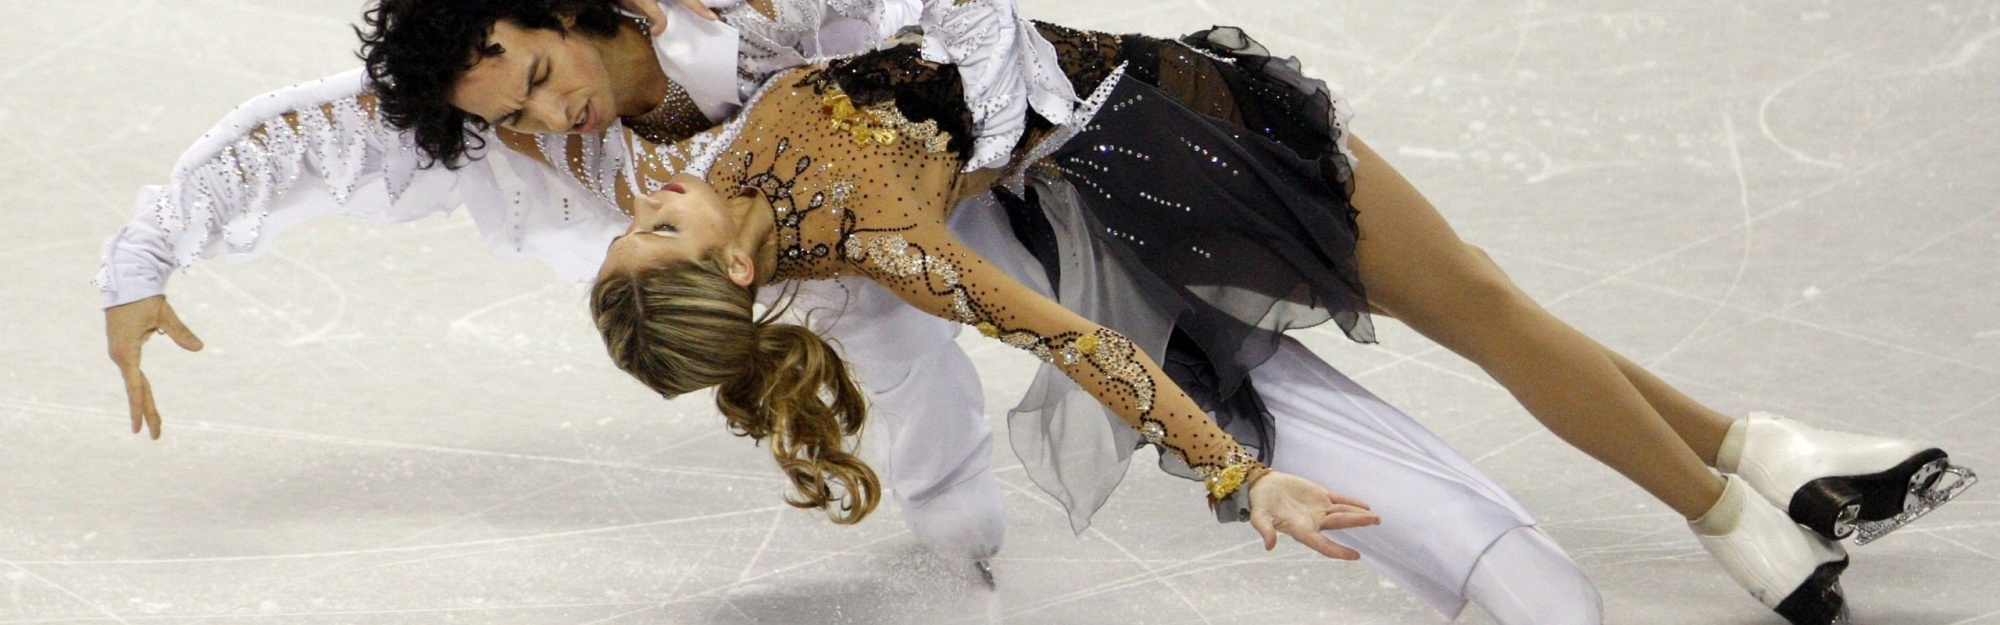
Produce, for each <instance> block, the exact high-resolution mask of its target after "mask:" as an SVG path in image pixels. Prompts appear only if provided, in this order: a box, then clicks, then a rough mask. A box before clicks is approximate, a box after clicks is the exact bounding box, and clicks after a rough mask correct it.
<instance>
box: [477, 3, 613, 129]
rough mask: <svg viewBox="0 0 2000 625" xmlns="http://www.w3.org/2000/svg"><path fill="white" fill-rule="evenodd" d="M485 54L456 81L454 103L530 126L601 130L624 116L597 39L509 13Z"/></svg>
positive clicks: (498, 122) (506, 124) (504, 124)
mask: <svg viewBox="0 0 2000 625" xmlns="http://www.w3.org/2000/svg"><path fill="white" fill-rule="evenodd" d="M486 42H487V43H488V44H490V45H495V46H499V47H500V49H501V50H502V52H501V53H500V54H497V55H494V56H485V57H481V58H480V59H479V62H478V63H477V64H475V65H473V66H472V69H470V70H466V72H465V75H464V76H461V77H459V79H458V82H457V83H455V84H453V85H452V88H451V93H450V96H449V99H450V100H451V104H452V106H455V107H458V109H459V110H461V111H465V112H466V113H468V114H471V115H474V116H476V117H478V118H480V119H483V120H486V122H487V123H489V124H492V125H494V126H498V127H501V128H506V129H508V130H513V131H516V132H524V133H531V134H535V133H565V132H596V131H600V130H603V129H605V128H606V127H608V126H610V125H611V122H612V120H614V119H616V118H617V105H616V103H617V99H616V98H615V97H614V96H613V94H612V89H611V79H610V75H609V73H608V72H607V71H606V69H605V65H604V55H603V54H602V52H601V51H600V50H599V49H598V47H597V46H596V45H595V44H594V43H593V42H592V40H591V39H590V38H587V37H583V36H579V35H577V34H575V30H574V29H571V34H568V35H565V34H563V33H560V32H557V31H554V30H542V29H526V28H521V27H520V26H517V25H515V24H514V23H513V22H509V21H505V20H502V21H500V22H496V23H494V25H493V31H492V32H491V33H490V34H488V35H487V38H486Z"/></svg>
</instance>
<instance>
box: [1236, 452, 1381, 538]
mask: <svg viewBox="0 0 2000 625" xmlns="http://www.w3.org/2000/svg"><path fill="white" fill-rule="evenodd" d="M1381 522H1382V518H1381V517H1378V516H1375V513H1374V512H1370V511H1369V510H1368V504H1365V503H1361V500H1359V499H1355V498H1353V497H1348V496H1346V495H1341V494H1336V493H1334V492H1333V491H1330V490H1327V489H1325V488H1321V487H1320V485H1318V484H1314V483H1312V482H1311V481H1308V480H1306V479H1305V478H1302V477H1299V476H1296V475H1292V474H1289V473H1279V472H1277V471H1272V472H1270V473H1266V474H1264V477H1262V478H1259V479H1258V480H1257V481H1256V482H1253V483H1251V484H1250V526H1251V527H1254V528H1257V533H1258V534H1259V535H1262V536H1263V537H1264V550H1265V551H1270V550H1271V549H1273V548H1275V547H1277V546H1278V533H1279V532H1284V533H1286V534H1288V535H1290V536H1291V537H1292V538H1293V539H1295V540H1297V541H1299V542H1300V543H1302V544H1304V545H1305V546H1307V547H1311V548H1312V550H1313V551H1317V552H1319V553H1320V555H1324V556H1326V557H1329V558H1337V559H1341V560H1359V559H1361V553H1360V552H1357V551H1355V550H1353V549H1349V548H1347V547H1346V546H1344V545H1341V544H1340V543H1336V542H1333V540H1331V539H1328V538H1327V537H1326V535H1325V534H1321V533H1320V531H1321V530H1337V529H1347V528H1350V527H1365V526H1369V525H1375V524H1379V523H1381Z"/></svg>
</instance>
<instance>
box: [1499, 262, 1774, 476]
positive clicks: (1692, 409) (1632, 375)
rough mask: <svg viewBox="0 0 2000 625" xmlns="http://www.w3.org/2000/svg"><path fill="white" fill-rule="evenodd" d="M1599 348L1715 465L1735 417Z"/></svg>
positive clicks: (1690, 444) (1697, 451)
mask: <svg viewBox="0 0 2000 625" xmlns="http://www.w3.org/2000/svg"><path fill="white" fill-rule="evenodd" d="M1472 249H1473V251H1474V252H1477V253H1478V255H1479V259H1480V260H1482V261H1484V262H1485V264H1486V267H1487V270H1488V271H1491V272H1493V273H1494V274H1496V275H1502V276H1504V275H1506V272H1504V271H1501V270H1500V266H1499V265H1497V264H1494V263H1493V257H1491V256H1488V255H1487V254H1486V250H1482V249H1479V247H1477V246H1473V248H1472ZM1586 338H1587V337H1586ZM1592 342H1593V343H1595V342H1596V341H1592ZM1598 349H1600V350H1603V351H1604V355H1605V356H1608V357H1610V358H1611V363H1612V364H1613V365H1616V366H1617V367H1618V372H1619V373H1621V374H1624V376H1625V381H1627V382H1631V383H1632V386H1633V387H1634V388H1637V389H1639V395H1640V396H1642V397H1645V398H1646V403H1647V404H1649V405H1651V406H1652V407H1653V410H1654V411H1656V412H1659V413H1660V417H1661V418H1664V419H1666V420H1667V425H1668V426H1669V427H1672V428H1673V429H1674V433H1676V434H1679V435H1680V437H1681V441H1682V442H1685V443H1687V445H1688V447H1689V448H1692V449H1693V450H1694V453H1695V455H1697V456H1700V457H1701V461H1702V463H1704V464H1707V465H1708V466H1711V467H1712V466H1715V453H1716V451H1717V450H1719V449H1721V447H1722V439H1723V437H1724V436H1727V435H1728V434H1729V426H1730V425H1731V424H1734V423H1735V422H1736V420H1735V419H1732V418H1729V417H1728V416H1726V415H1723V414H1722V413H1720V412H1716V411H1715V410H1714V409H1712V408H1709V407H1708V406H1704V405H1702V404H1701V402H1697V401H1695V400H1694V398H1692V397H1688V396H1687V394H1685V393H1682V392H1681V391H1680V389H1676V388H1674V387H1673V386H1671V385H1669V384H1667V383H1666V381H1664V380H1661V379H1660V378H1659V377H1658V376H1655V375H1653V372H1651V371H1647V370H1646V368H1645V367H1641V366H1639V363H1635V362H1632V361H1631V360H1630V359H1627V358H1625V357H1624V356H1621V355H1619V354H1618V353H1617V352H1614V351H1611V348H1608V347H1605V346H1603V345H1602V344H1600V345H1598Z"/></svg>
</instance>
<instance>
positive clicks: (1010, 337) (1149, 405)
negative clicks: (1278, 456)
mask: <svg viewBox="0 0 2000 625" xmlns="http://www.w3.org/2000/svg"><path fill="white" fill-rule="evenodd" d="M871 212H872V211H871ZM841 253H842V254H843V258H844V259H845V260H846V261H847V262H848V263H851V264H852V265H853V266H854V267H856V268H858V269H859V270H860V271H861V272H863V273H865V274H866V275H868V276H869V277H870V278H872V279H874V280H876V281H877V282H880V283H882V284H883V285H885V286H887V287H889V288H890V290H892V291H894V292H895V293H897V294H898V295H899V296H901V297H902V298H903V299H904V300H905V301H908V302H909V303H911V304H912V305H914V306H916V307H917V308H919V309H921V310H924V311H926V312H929V313H931V314H934V315H937V316H940V317H944V318H947V319H952V320H955V321H958V322H960V323H963V324H966V325H969V326H973V327H974V328H976V329H978V330H979V332H980V333H981V334H984V335H986V336H988V337H991V338H996V339H999V340H1000V341H1001V342H1002V343H1006V344H1007V345H1010V346H1012V347H1015V348H1018V349H1022V350H1025V351H1028V352H1029V353H1032V354H1034V355H1035V356H1036V357H1037V358H1040V359H1041V360H1042V361H1044V362H1047V363H1049V364H1052V365H1055V366H1056V367H1057V368H1059V369H1061V370H1062V371H1063V372H1064V373H1065V374H1067V375H1068V376H1069V377H1070V378H1071V379H1073V380H1075V381H1076V382H1077V384H1078V385H1079V386H1081V387H1083V388H1084V389H1085V390H1086V391H1088V392H1090V393H1091V395H1093V396H1095V397H1096V398H1097V399H1098V400H1099V401H1100V402H1103V403H1104V404H1105V405H1106V406H1107V407H1109V408H1111V409H1112V411H1113V412H1116V413H1117V414H1118V415H1119V416H1120V417H1122V418H1123V419H1124V420H1125V422H1126V423H1128V424H1130V425H1131V426H1132V427H1133V428H1134V429H1136V430H1138V431H1139V433H1140V435H1141V436H1142V437H1144V438H1145V440H1146V441H1147V442H1149V443H1153V444H1155V445H1158V446H1159V447H1160V448H1161V449H1162V450H1163V451H1164V452H1165V453H1170V454H1173V455H1174V456H1176V457H1178V458H1179V459H1181V460H1184V461H1186V463H1187V464H1188V466H1189V467H1192V468H1193V469H1194V470H1195V471H1196V472H1197V473H1199V474H1200V475H1201V476H1202V478H1203V480H1204V483H1205V485H1206V486H1207V487H1208V492H1209V498H1210V500H1211V502H1215V501H1220V500H1222V499H1225V498H1227V497H1229V496H1230V495H1231V494H1234V493H1235V492H1236V489H1237V488H1239V487H1240V486H1242V485H1244V484H1246V483H1249V482H1251V481H1254V480H1255V479H1256V478H1258V477H1261V476H1262V475H1263V474H1264V473H1265V472H1267V471H1268V469H1266V468H1264V467H1263V466H1262V465H1260V464H1258V462H1257V461H1256V458H1255V456H1253V455H1252V454H1250V453H1249V452H1248V451H1246V450H1245V449H1243V447H1242V446H1240V445H1238V444H1237V443H1236V441H1235V439H1234V438H1232V437H1230V436H1229V435H1228V434H1227V433H1224V432H1223V431H1222V429H1221V428H1219V427H1216V425H1215V423H1214V421H1212V420H1211V419H1209V417H1208V415H1207V413H1205V412H1204V411H1202V410H1201V408H1200V407H1199V406H1197V405H1196V404H1195V402H1194V400H1193V399H1192V398H1189V397H1188V396H1187V394H1186V393H1184V392H1182V391H1181V390H1180V387H1178V386H1176V385H1175V384H1174V383H1173V381H1172V380H1169V379H1168V378H1167V377H1166V374H1165V373H1164V372H1163V371H1161V370H1160V368H1159V366H1158V365H1157V364H1156V363H1154V362H1153V359H1152V358H1151V357H1149V356H1147V355H1146V354H1145V353H1144V352H1143V351H1141V350H1140V349H1139V348H1138V346H1136V345H1134V344H1133V343H1132V342H1131V341H1130V340H1128V339H1126V338H1125V337H1124V336H1123V335H1120V334H1118V333H1117V332H1114V331H1111V330H1109V329H1106V328H1104V327H1102V326H1099V325H1097V324H1096V323H1093V322H1091V321H1089V320H1088V319H1085V318H1083V317H1082V316H1079V315H1077V314H1075V313H1073V312H1070V311H1069V310H1068V309H1065V308H1063V307H1062V306H1061V305H1060V304H1057V303H1055V302H1053V301H1050V300H1049V299H1048V298H1045V297H1043V296H1041V295H1040V294H1039V293H1036V292H1034V291H1033V290H1032V289H1029V288H1028V287H1026V286H1023V285H1021V284H1020V283H1017V282H1015V281H1014V280H1013V279H1012V278H1010V277H1008V276H1007V275H1006V274H1005V273H1003V272H1001V271H1000V270H999V269H997V268H995V267H993V266H991V265H989V264H987V262H986V261H985V259H984V258H981V257H980V256H979V255H978V254H977V253H975V252H972V251H971V250H969V249H966V248H965V247H964V246H963V245H961V244H960V243H959V242H958V241H957V240H956V239H955V238H953V237H952V236H951V234H950V233H949V232H947V231H946V230H945V229H944V227H943V225H942V224H938V223H936V222H934V221H931V222H920V223H919V224H918V225H912V226H908V227H906V228H900V229H896V230H887V231H871V230H866V229H863V230H858V231H855V232H852V233H850V234H849V235H848V236H847V237H846V240H845V241H843V242H842V245H841Z"/></svg>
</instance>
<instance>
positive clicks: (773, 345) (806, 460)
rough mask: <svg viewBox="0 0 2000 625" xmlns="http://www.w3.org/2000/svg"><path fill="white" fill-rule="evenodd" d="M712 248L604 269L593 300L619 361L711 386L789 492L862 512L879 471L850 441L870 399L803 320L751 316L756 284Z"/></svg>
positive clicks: (678, 381) (691, 386)
mask: <svg viewBox="0 0 2000 625" xmlns="http://www.w3.org/2000/svg"><path fill="white" fill-rule="evenodd" d="M723 268H724V264H723V262H722V261H721V260H720V259H717V258H703V259H699V260H688V261H677V262H670V263H666V264H663V265H657V266H652V267H646V268H643V269H639V270H636V271H633V272H629V273H614V274H610V275H606V276H603V277H602V279H600V280H599V281H598V283H597V285H596V286H595V287H593V288H592V289H591V296H590V309H591V314H592V316H593V318H594V319H595V320H596V323H597V329H598V332H599V333H600V334H602V335H603V338H604V346H605V349H606V350H607V351H609V352H610V354H611V359H612V361H613V362H616V363H617V364H618V368H619V369H622V370H624V371H625V372H626V373H629V374H631V375H632V377H634V378H637V379H638V380H639V381H640V382H641V383H643V384H645V385H646V387H647V388H651V389H653V390H654V391H656V392H658V393H660V394H661V395H663V396H666V397H674V396H678V395H682V394H686V393H689V392H692V391H696V390H700V389H703V388H708V387H711V386H713V387H716V389H715V406H716V408H717V409H719V410H721V411H722V416H723V417H724V419H726V420H727V421H728V423H729V430H730V432H732V433H734V434H736V435H738V436H748V437H750V438H751V439H753V440H757V441H762V442H764V443H768V444H769V445H770V448H771V456H772V457H773V458H774V459H776V460H777V462H778V467H779V468H780V469H781V470H783V471H784V472H785V477H787V478H789V479H790V480H791V482H792V490H793V492H792V494H791V495H789V496H787V497H786V498H785V501H786V502H787V503H789V504H791V505H793V506H797V507H800V508H814V509H821V510H825V511H826V514H827V516H828V517H829V518H831V519H832V520H833V522H835V523H840V524H849V523H856V522H859V521H860V520H861V519H863V518H866V517H867V516H868V514H869V513H871V512H873V511H874V510H875V506H876V505H877V504H879V503H880V502H881V498H882V497H881V491H882V486H881V480H880V479H879V478H877V477H876V475H875V471H874V470H873V469H870V468H869V467H868V465H867V464H866V463H864V462H862V461H861V458H860V457H858V456H856V455H855V454H854V453H853V452H852V451H850V449H849V446H848V444H847V439H848V438H849V437H853V436H857V435H859V434H860V433H861V428H862V425H863V424H864V423H865V422H866V420H867V413H868V410H867V403H866V402H865V401H864V400H863V399H862V395H861V389H860V387H859V386H857V385H855V383H854V380H853V378H852V377H851V376H849V375H848V373H847V365H846V363H844V362H842V361H841V359H840V355H839V354H838V353H836V352H835V351H834V350H833V347H832V346H830V345H827V344H826V341H825V340H824V339H821V338H820V337H819V335H816V334H813V333H812V331H810V330H807V329H805V328H803V327H800V326H797V325H793V324H786V323H777V322H774V321H773V319H774V318H775V317H777V316H779V315H780V314H782V313H783V310H782V309H778V310H773V311H769V312H767V313H766V314H765V315H764V316H763V318H760V319H752V318H751V314H752V305H753V303H754V300H753V299H752V293H751V291H750V289H746V288H743V287H741V286H738V285H736V284H735V283H733V282H730V281H729V278H728V276H727V274H726V273H725V272H724V269H723Z"/></svg>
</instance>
